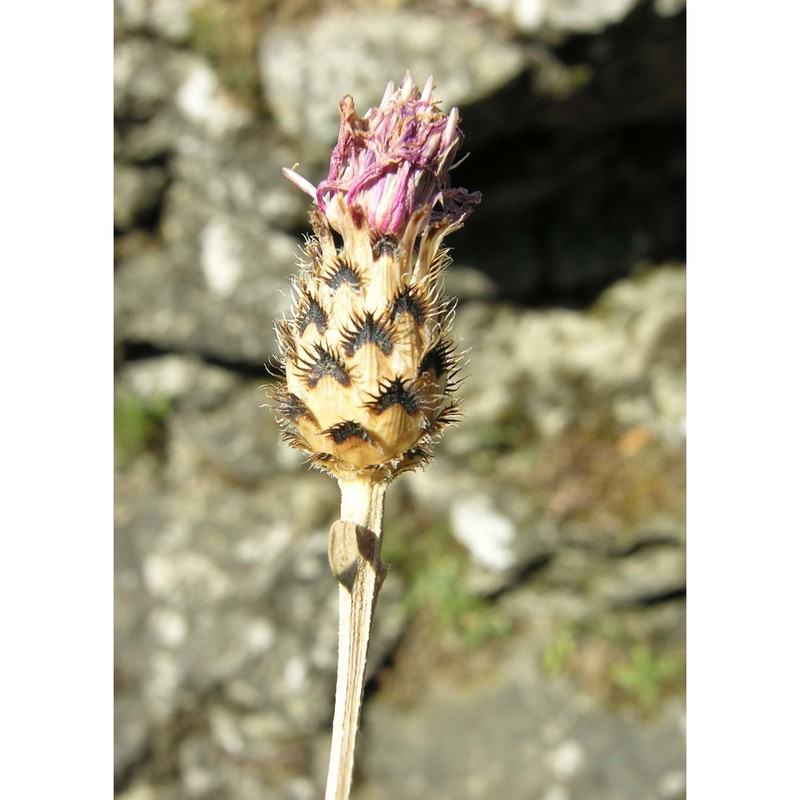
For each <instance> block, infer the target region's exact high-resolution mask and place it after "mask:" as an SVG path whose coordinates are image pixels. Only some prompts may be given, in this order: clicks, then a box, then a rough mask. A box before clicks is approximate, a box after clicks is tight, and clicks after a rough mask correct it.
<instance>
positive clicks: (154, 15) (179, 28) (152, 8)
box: [114, 0, 200, 42]
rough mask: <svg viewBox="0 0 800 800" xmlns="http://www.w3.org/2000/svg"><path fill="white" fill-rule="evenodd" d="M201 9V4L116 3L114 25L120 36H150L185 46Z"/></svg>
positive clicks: (194, 0) (167, 0) (176, 0)
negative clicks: (193, 14) (197, 11)
mask: <svg viewBox="0 0 800 800" xmlns="http://www.w3.org/2000/svg"><path fill="white" fill-rule="evenodd" d="M199 5H200V0H114V25H115V28H116V29H117V31H118V33H119V34H120V35H122V34H130V33H134V32H146V33H154V34H156V35H158V36H161V37H163V38H164V39H168V40H170V41H174V42H183V41H185V39H186V38H187V36H188V35H189V32H190V31H191V26H192V12H193V10H194V9H195V8H197V7H198V6H199Z"/></svg>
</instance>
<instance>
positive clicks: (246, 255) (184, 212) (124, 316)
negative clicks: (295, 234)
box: [115, 184, 298, 374]
mask: <svg viewBox="0 0 800 800" xmlns="http://www.w3.org/2000/svg"><path fill="white" fill-rule="evenodd" d="M166 204H167V208H166V212H165V213H166V217H165V221H164V224H163V234H164V238H165V240H166V243H167V245H168V249H167V250H166V251H165V250H163V249H158V248H152V249H150V250H148V251H143V252H142V253H140V254H139V255H138V256H135V257H133V256H132V257H130V258H128V259H125V260H124V261H122V262H121V263H120V264H119V266H118V270H117V277H116V281H115V292H116V310H117V327H116V332H117V335H118V337H119V338H120V339H128V340H132V341H144V342H149V343H151V344H154V345H157V346H159V347H161V348H166V349H174V350H178V351H183V352H186V353H202V354H205V355H212V356H216V357H218V358H222V359H225V360H229V361H234V362H236V361H239V362H242V361H243V362H251V363H254V364H259V363H261V364H264V363H266V362H267V361H268V360H269V359H270V358H271V357H273V356H275V355H276V354H277V346H276V344H275V336H274V333H273V330H272V325H273V321H274V320H275V319H277V318H279V317H281V316H282V315H283V314H284V312H285V311H287V310H288V308H289V305H290V300H289V297H288V288H289V287H288V281H287V279H286V274H287V271H293V270H292V269H291V266H290V265H293V264H294V263H295V262H296V259H297V256H298V246H297V242H296V241H295V240H294V239H292V238H291V237H289V236H287V235H286V234H282V233H280V232H278V231H265V230H264V229H263V228H262V227H261V226H260V225H259V224H258V223H257V222H256V221H255V220H253V219H241V218H239V217H237V216H234V215H230V214H223V213H221V212H220V211H219V210H218V209H217V208H215V207H214V206H212V205H210V204H209V203H208V202H206V201H205V200H204V198H202V197H199V196H198V195H197V194H196V193H194V192H193V191H192V190H191V189H190V188H189V187H188V186H186V185H184V184H174V185H173V186H172V187H171V188H170V191H169V193H168V195H167V201H166ZM265 374H266V370H265Z"/></svg>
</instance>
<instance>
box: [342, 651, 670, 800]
mask: <svg viewBox="0 0 800 800" xmlns="http://www.w3.org/2000/svg"><path fill="white" fill-rule="evenodd" d="M531 655H532V654H531V652H530V651H529V650H528V649H527V647H526V646H525V645H522V643H519V642H518V643H516V644H510V645H509V647H508V648H507V649H506V651H505V653H504V655H503V656H501V657H499V658H498V659H497V660H495V661H494V662H493V664H492V680H491V681H485V682H482V683H480V685H475V686H473V687H472V688H470V689H467V688H465V687H459V688H455V687H449V688H446V683H447V681H446V679H444V680H443V679H442V678H441V677H440V678H439V679H438V680H437V679H436V678H435V676H432V680H431V684H432V686H430V687H428V688H427V689H426V690H425V699H424V702H420V703H418V704H415V705H413V706H412V707H410V708H398V707H396V706H391V705H389V704H388V703H385V702H381V701H380V699H378V698H376V699H375V701H374V702H372V703H371V704H370V705H369V706H368V707H367V710H366V714H365V722H364V733H363V737H362V750H361V754H362V755H361V764H362V767H361V775H362V781H361V785H360V786H359V790H358V791H357V792H356V793H355V795H354V797H355V798H356V800H361V798H369V800H382V798H393V797H403V798H409V800H414V798H424V797H460V798H475V799H476V800H478V799H480V800H483V798H487V797H503V798H507V799H508V800H517V798H519V800H523V799H524V800H528V798H531V797H570V798H576V799H577V800H598V798H599V799H600V800H612V798H613V800H642V798H647V800H658V798H660V797H661V795H660V794H659V788H658V785H659V781H662V780H664V776H665V775H671V776H675V775H677V774H678V773H682V770H683V758H684V740H683V731H682V713H681V711H680V709H679V708H677V707H671V708H669V709H667V710H665V712H664V714H663V715H662V716H661V717H660V718H659V719H658V720H657V721H655V722H651V723H649V724H643V723H639V722H636V721H635V720H632V719H630V720H629V719H623V718H619V717H615V716H612V715H611V714H609V713H608V712H607V711H605V710H603V709H602V708H601V707H599V706H597V705H596V704H594V703H593V702H592V701H590V700H589V699H588V698H586V697H583V696H581V695H575V694H574V693H573V692H570V691H569V690H568V689H567V687H566V686H563V685H560V684H558V683H545V682H543V681H541V679H540V676H538V673H537V670H536V668H535V661H534V660H532V659H531ZM671 780H672V778H671Z"/></svg>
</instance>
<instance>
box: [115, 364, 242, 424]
mask: <svg viewBox="0 0 800 800" xmlns="http://www.w3.org/2000/svg"><path fill="white" fill-rule="evenodd" d="M116 382H117V387H118V391H120V392H122V393H125V394H132V395H135V396H136V397H138V398H140V399H141V400H142V401H143V402H145V403H153V402H158V401H161V400H167V401H169V402H170V403H171V404H176V403H177V404H179V405H180V406H181V408H183V409H187V410H196V411H210V410H211V409H214V408H217V407H219V405H220V404H221V403H222V402H223V401H224V400H226V399H227V398H228V397H229V396H230V395H231V394H232V393H233V391H234V390H235V389H236V388H238V387H240V385H241V381H240V380H239V379H238V378H237V377H236V376H235V375H234V374H232V373H231V372H230V370H226V369H223V368H222V367H215V366H211V365H209V364H205V363H204V362H203V361H202V360H201V359H199V358H196V357H191V356H179V355H168V356H159V357H156V358H145V359H141V360H137V361H134V362H131V363H129V364H127V365H126V366H125V367H124V368H123V369H122V370H120V372H119V374H118V376H117V381H116Z"/></svg>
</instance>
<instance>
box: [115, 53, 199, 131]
mask: <svg viewBox="0 0 800 800" xmlns="http://www.w3.org/2000/svg"><path fill="white" fill-rule="evenodd" d="M192 58H193V57H191V56H187V55H185V54H182V53H178V52H175V51H174V50H172V49H171V48H169V47H167V46H166V45H164V44H162V43H160V42H157V41H152V40H150V39H145V38H128V39H123V40H122V41H119V42H117V43H116V45H115V47H114V116H115V118H122V119H126V120H128V121H135V122H138V121H142V120H147V119H150V118H151V117H153V116H154V115H155V114H156V113H157V112H158V111H161V110H162V109H164V108H165V107H166V106H167V104H169V103H170V102H171V101H172V100H173V98H174V97H175V92H176V91H177V89H178V87H179V86H180V85H181V82H182V80H183V79H184V76H185V71H186V64H187V61H188V60H192Z"/></svg>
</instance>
